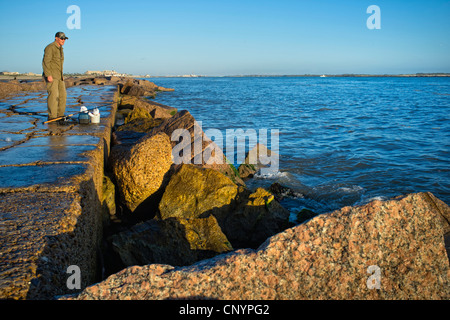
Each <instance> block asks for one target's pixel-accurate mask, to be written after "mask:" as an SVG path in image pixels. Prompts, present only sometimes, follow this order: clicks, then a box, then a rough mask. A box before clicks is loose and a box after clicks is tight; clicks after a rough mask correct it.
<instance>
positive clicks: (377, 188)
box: [149, 77, 450, 213]
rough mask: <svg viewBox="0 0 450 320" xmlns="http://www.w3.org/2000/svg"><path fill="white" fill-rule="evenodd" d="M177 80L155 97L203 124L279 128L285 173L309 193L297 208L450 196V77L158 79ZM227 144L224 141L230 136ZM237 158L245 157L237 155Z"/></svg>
mask: <svg viewBox="0 0 450 320" xmlns="http://www.w3.org/2000/svg"><path fill="white" fill-rule="evenodd" d="M149 80H150V81H152V82H155V83H156V84H157V85H160V86H164V87H169V88H174V89H175V91H174V92H166V93H160V94H159V95H158V96H157V97H156V100H155V101H157V102H160V103H163V104H166V105H170V106H173V107H176V108H178V110H188V111H189V112H190V113H191V114H192V115H193V116H194V117H195V119H196V120H197V121H202V126H203V130H206V129H209V128H215V129H219V130H221V131H222V132H223V135H224V137H225V136H226V129H237V128H242V129H244V130H248V129H255V130H258V129H267V130H269V131H268V133H269V138H268V140H269V141H268V143H269V144H270V133H271V132H272V130H275V129H278V130H279V132H280V133H279V136H278V138H279V153H280V164H279V168H280V170H279V173H278V174H276V175H272V176H269V177H267V176H266V177H259V178H255V179H253V180H252V181H250V182H248V183H247V184H248V185H249V186H250V187H252V188H253V187H256V186H263V187H269V186H270V185H271V184H272V183H274V182H278V183H280V184H282V185H285V186H288V187H291V188H293V189H295V190H296V191H298V192H300V193H301V194H303V195H304V197H297V198H290V199H286V201H284V202H283V204H284V205H285V206H286V207H288V208H289V209H290V210H292V211H296V210H299V209H302V208H307V209H311V210H313V211H316V212H321V213H322V212H327V211H330V210H334V209H338V208H341V207H342V206H346V205H354V204H363V203H366V202H368V201H370V200H372V199H386V198H389V197H392V196H397V195H401V194H407V193H411V192H419V191H431V192H432V193H434V194H435V195H436V196H437V197H438V198H440V199H441V200H443V201H445V202H446V203H447V204H450V192H449V187H450V157H449V156H450V78H437V77H436V78H389V77H383V78H376V77H367V78H345V77H342V78H317V77H260V78H258V77H247V78H239V77H237V78H228V77H226V78H220V77H219V78H150V79H149ZM223 145H224V146H225V143H224V144H223ZM235 165H236V167H238V165H239V164H235Z"/></svg>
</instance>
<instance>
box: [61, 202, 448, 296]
mask: <svg viewBox="0 0 450 320" xmlns="http://www.w3.org/2000/svg"><path fill="white" fill-rule="evenodd" d="M449 220H450V208H449V207H448V206H447V205H446V204H445V203H443V202H442V201H440V200H438V199H437V198H435V197H434V196H433V195H432V194H431V193H417V194H411V195H408V196H404V197H400V198H397V199H394V200H389V201H373V202H371V203H369V204H367V205H364V206H355V207H345V208H342V209H341V210H337V211H334V212H331V213H328V214H322V215H319V216H317V217H315V218H313V219H311V220H309V221H307V222H305V223H304V224H301V225H298V226H296V227H293V228H290V229H287V230H285V231H284V232H282V233H279V234H277V235H275V236H273V237H271V238H269V239H267V241H266V242H265V243H264V244H262V245H261V246H260V247H259V248H258V249H257V250H249V249H243V250H237V251H234V252H231V253H227V254H223V255H219V256H217V257H214V258H212V259H209V260H204V261H201V262H198V263H196V264H194V265H192V266H189V267H181V268H173V267H171V266H168V265H157V264H152V265H146V266H140V267H138V266H134V267H129V268H127V269H124V270H122V271H121V272H119V273H117V274H114V275H112V276H110V277H109V278H107V279H106V280H105V281H103V282H101V283H98V284H96V285H93V286H91V287H88V288H86V289H85V290H84V291H83V292H82V293H80V294H79V295H78V296H72V297H63V299H178V298H193V297H195V298H205V299H216V298H217V299H449V298H450V281H449V278H450V268H449V260H448V257H447V254H446V250H445V246H444V232H445V230H448V228H449V226H448V221H449Z"/></svg>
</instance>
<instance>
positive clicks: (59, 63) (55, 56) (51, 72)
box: [42, 41, 64, 80]
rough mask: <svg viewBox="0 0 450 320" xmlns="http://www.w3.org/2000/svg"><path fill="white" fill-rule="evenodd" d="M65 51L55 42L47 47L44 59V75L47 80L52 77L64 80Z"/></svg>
mask: <svg viewBox="0 0 450 320" xmlns="http://www.w3.org/2000/svg"><path fill="white" fill-rule="evenodd" d="M63 64H64V51H63V47H62V46H61V47H60V46H58V45H57V44H56V41H55V42H52V43H50V44H49V45H48V46H46V47H45V50H44V58H43V59H42V69H43V70H44V72H43V75H44V76H45V78H46V79H47V78H48V77H49V76H52V78H53V79H55V80H63Z"/></svg>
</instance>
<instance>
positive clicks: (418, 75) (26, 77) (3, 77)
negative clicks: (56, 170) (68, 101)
mask: <svg viewBox="0 0 450 320" xmlns="http://www.w3.org/2000/svg"><path fill="white" fill-rule="evenodd" d="M67 77H71V78H92V77H93V76H92V75H77V76H73V75H70V74H68V75H67ZM94 77H95V76H94ZM99 77H101V76H99ZM128 77H130V78H272V77H273V78H283V77H284V78H295V77H311V78H312V77H317V78H320V77H323V78H364V77H372V78H424V77H428V78H430V77H450V73H415V74H298V75H282V74H281V75H258V74H254V75H226V76H204V75H172V76H156V75H155V76H152V75H150V76H145V75H130V76H128ZM40 79H42V76H41V75H39V76H30V75H20V74H19V75H0V81H1V80H8V81H9V80H40Z"/></svg>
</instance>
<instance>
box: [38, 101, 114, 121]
mask: <svg viewBox="0 0 450 320" xmlns="http://www.w3.org/2000/svg"><path fill="white" fill-rule="evenodd" d="M107 106H108V105H103V106H99V107H95V108H92V109H85V110H84V109H83V108H82V109H83V110H80V111H78V112H75V113H72V114H68V115H66V116H62V117H58V118H54V119H51V120H47V121H44V122H42V124H47V123H51V122H55V121H59V120H64V121H66V120H67V119H68V118H70V117H73V116H75V115H77V114H79V113H89V112H90V111H93V110H95V109H97V110H98V109H100V108H104V107H107Z"/></svg>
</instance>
